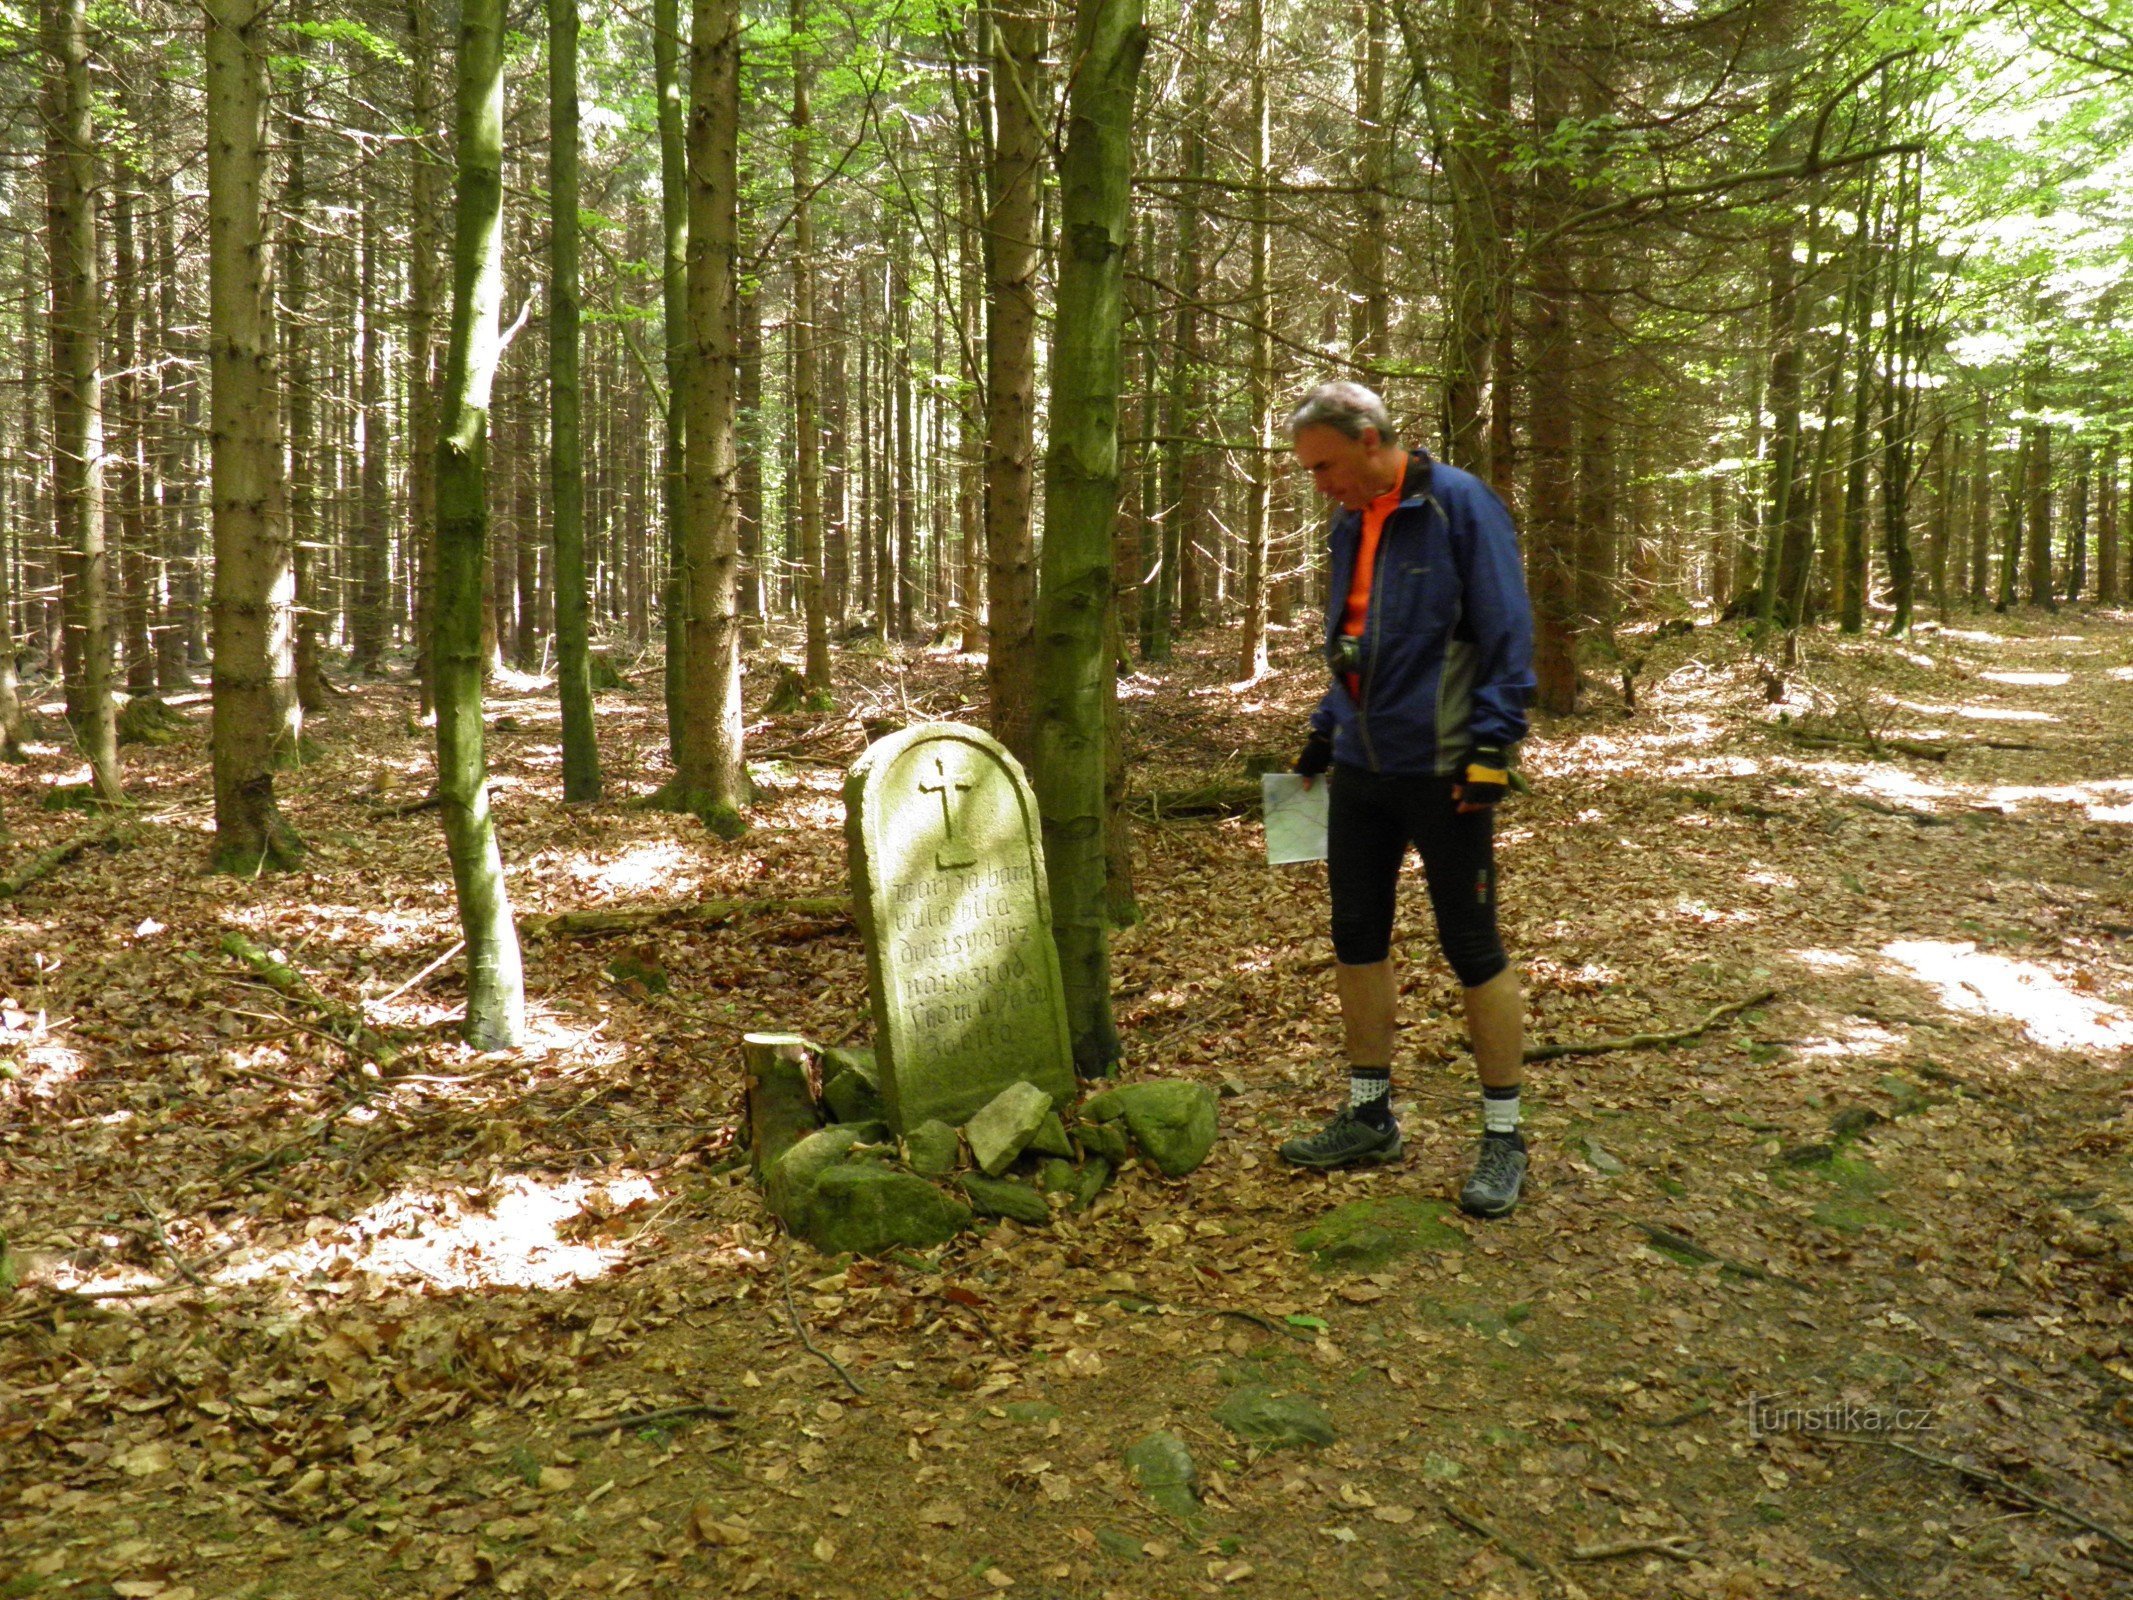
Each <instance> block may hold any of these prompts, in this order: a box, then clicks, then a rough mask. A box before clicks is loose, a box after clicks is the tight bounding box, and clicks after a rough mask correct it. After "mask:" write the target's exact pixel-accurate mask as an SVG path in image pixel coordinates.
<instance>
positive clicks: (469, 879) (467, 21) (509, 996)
mask: <svg viewBox="0 0 2133 1600" xmlns="http://www.w3.org/2000/svg"><path fill="white" fill-rule="evenodd" d="M503 10H504V6H503V0H462V3H461V9H460V23H459V52H458V86H459V87H458V167H459V174H458V178H459V181H458V198H457V204H456V205H455V207H454V227H453V241H452V337H451V346H450V350H449V352H448V354H447V356H446V358H445V377H444V397H443V405H442V415H441V417H440V418H439V438H438V443H437V573H436V593H435V599H434V613H435V615H434V621H433V632H434V637H433V638H432V641H431V645H430V651H431V659H432V662H433V664H434V669H435V672H436V677H437V792H438V794H439V796H440V798H441V799H442V800H443V802H444V805H443V812H444V837H445V844H446V847H447V849H448V850H449V852H450V855H451V860H452V884H453V887H454V888H455V889H456V890H457V891H458V896H459V923H460V929H461V931H462V933H463V934H464V936H465V938H466V945H467V955H466V963H467V1014H466V1022H465V1025H464V1030H463V1031H464V1035H465V1038H466V1040H467V1042H468V1043H469V1044H471V1045H473V1046H474V1047H475V1048H476V1049H480V1050H499V1049H507V1048H511V1047H513V1046H516V1045H517V1044H518V1043H519V1042H520V1041H521V1040H522V1039H523V1038H524V1037H525V1026H526V1014H525V1013H526V995H525V982H524V977H523V973H522V971H521V968H520V964H519V947H518V929H517V928H516V927H515V926H514V925H513V923H512V921H511V900H510V895H509V893H508V891H507V889H506V886H505V883H504V863H503V855H502V852H501V851H500V850H499V848H498V845H497V838H496V823H495V819H494V817H492V816H491V815H490V812H489V777H488V760H487V754H486V751H485V749H484V746H483V731H482V720H481V700H482V684H483V681H484V679H485V677H486V675H487V671H488V665H489V662H488V658H487V656H486V655H485V653H484V651H483V648H482V626H481V619H482V611H483V609H484V608H483V605H482V593H481V590H482V582H481V580H482V569H483V567H484V566H485V565H486V563H485V562H484V560H483V556H484V553H485V552H484V549H483V546H484V544H485V542H486V540H487V536H488V524H489V510H488V481H487V480H488V446H489V393H490V387H491V385H492V383H493V382H494V380H495V376H496V364H497V360H498V357H499V356H500V355H501V354H502V351H501V347H500V346H501V329H500V328H499V326H498V322H499V313H500V309H501V306H500V303H501V300H502V297H503V280H504V261H503V210H504V208H503V198H504V183H503V141H504V126H503V102H504V78H503V31H504V17H503Z"/></svg>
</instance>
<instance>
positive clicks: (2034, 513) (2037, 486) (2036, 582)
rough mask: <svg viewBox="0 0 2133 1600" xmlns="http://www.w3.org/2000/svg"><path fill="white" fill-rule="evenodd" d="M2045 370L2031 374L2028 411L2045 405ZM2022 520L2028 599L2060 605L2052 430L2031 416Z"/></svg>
mask: <svg viewBox="0 0 2133 1600" xmlns="http://www.w3.org/2000/svg"><path fill="white" fill-rule="evenodd" d="M2042 386H2043V380H2042V374H2041V373H2039V374H2034V375H2032V378H2031V387H2030V392H2029V413H2030V416H2031V418H2032V419H2035V418H2036V417H2037V413H2038V410H2039V408H2040V407H2041V406H2042V405H2043V403H2044V402H2043V398H2042V395H2041V394H2040V393H2039V391H2040V390H2041V388H2042ZM2022 478H2023V499H2024V508H2023V523H2024V532H2025V534H2026V537H2027V541H2028V546H2027V548H2028V556H2029V560H2028V568H2029V571H2028V576H2029V603H2030V604H2031V605H2033V606H2042V607H2043V608H2044V609H2045V610H2047V611H2056V610H2058V609H2059V602H2058V600H2057V599H2056V598H2055V597H2054V595H2053V593H2052V587H2053V586H2052V432H2051V424H2049V423H2047V422H2043V421H2040V420H2032V421H2029V422H2026V423H2024V424H2023V425H2022Z"/></svg>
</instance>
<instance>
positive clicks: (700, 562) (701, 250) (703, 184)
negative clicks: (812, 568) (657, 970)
mask: <svg viewBox="0 0 2133 1600" xmlns="http://www.w3.org/2000/svg"><path fill="white" fill-rule="evenodd" d="M740 61H741V12H740V4H739V0H694V9H693V12H692V28H691V33H690V41H689V64H690V72H689V79H690V95H689V321H688V340H689V349H688V355H689V359H688V362H687V364H686V367H685V370H684V375H683V384H682V398H683V403H684V405H685V407H686V421H685V424H684V431H685V433H686V435H687V449H688V459H687V478H688V495H687V501H686V507H685V509H686V512H687V517H686V520H685V522H684V526H683V536H682V605H683V646H684V650H685V653H686V660H685V665H686V668H687V671H686V675H685V677H684V680H683V683H684V688H683V693H682V734H683V738H682V742H681V749H680V751H679V752H678V761H677V766H678V768H679V770H678V772H677V774H676V776H675V780H674V787H673V791H672V795H671V797H670V801H669V804H670V807H671V809H673V810H677V811H688V812H691V813H693V814H695V815H696V816H698V817H700V818H702V819H703V822H704V825H705V826H706V827H708V828H710V829H711V830H712V832H714V833H716V834H717V835H718V836H719V837H721V838H725V839H733V838H738V837H739V836H740V835H741V834H742V833H743V832H745V831H746V824H745V823H744V822H743V821H742V820H741V813H740V808H741V806H742V805H743V804H744V803H745V802H746V800H747V775H746V769H745V768H744V766H743V765H742V753H741V615H740V569H741V539H740V496H739V493H738V483H737V476H738V467H739V462H738V460H737V458H736V453H735V440H734V410H735V403H736V397H737V387H738V380H739V372H740V350H739V334H740V329H739V327H738V320H739V319H738V316H737V312H738V309H739V307H738V287H739V286H738V284H737V282H736V273H735V257H736V254H737V249H736V247H737V245H738V242H739V241H738V229H739V218H738V213H737V210H736V206H737V201H738V189H739V181H740V173H739V161H738V147H739V138H740V102H741V89H740V81H741V80H740Z"/></svg>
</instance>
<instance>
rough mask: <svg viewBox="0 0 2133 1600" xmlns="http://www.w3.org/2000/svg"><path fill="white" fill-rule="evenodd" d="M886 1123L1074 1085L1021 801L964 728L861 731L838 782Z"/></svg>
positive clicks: (1024, 783)
mask: <svg viewBox="0 0 2133 1600" xmlns="http://www.w3.org/2000/svg"><path fill="white" fill-rule="evenodd" d="M844 804H845V846H846V850H847V853H848V855H849V857H850V862H851V875H852V895H853V901H854V903H855V904H856V906H857V907H858V912H859V927H860V931H861V933H862V934H863V935H864V936H865V941H866V952H867V990H868V999H869V1001H870V1002H871V1004H872V1007H873V1013H874V1049H875V1055H876V1059H877V1060H878V1062H879V1065H880V1070H881V1092H882V1099H883V1101H884V1103H885V1105H886V1107H887V1111H888V1118H889V1125H890V1126H891V1127H892V1128H894V1129H895V1130H896V1131H897V1132H898V1133H906V1132H908V1131H909V1130H911V1129H913V1128H916V1127H917V1126H918V1125H919V1124H921V1123H923V1122H925V1121H926V1120H927V1119H929V1118H937V1119H938V1120H940V1121H941V1122H944V1123H949V1124H961V1123H964V1122H967V1121H968V1120H969V1119H970V1116H971V1114H972V1113H973V1112H975V1111H977V1110H978V1109H980V1108H981V1107H983V1106H984V1105H986V1104H987V1103H988V1102H989V1101H991V1100H992V1098H993V1097H994V1096H995V1095H997V1094H998V1093H1000V1091H1001V1090H1002V1089H1005V1088H1006V1087H1007V1086H1008V1085H1010V1084H1013V1083H1030V1084H1034V1085H1036V1087H1038V1088H1039V1089H1042V1090H1044V1091H1045V1092H1046V1093H1047V1094H1049V1095H1050V1096H1051V1097H1052V1100H1053V1103H1054V1104H1055V1105H1065V1104H1067V1103H1069V1102H1070V1101H1071V1100H1072V1098H1073V1096H1074V1093H1075V1083H1074V1065H1073V1055H1072V1051H1071V1046H1070V1045H1069V1043H1068V1040H1067V1025H1066V1005H1065V1000H1064V998H1063V996H1062V993H1061V989H1060V982H1059V953H1058V951H1057V949H1056V948H1055V947H1054V946H1053V944H1052V919H1051V903H1050V894H1049V891H1048V890H1047V888H1046V886H1045V878H1044V852H1043V846H1042V844H1041V843H1040V841H1039V835H1038V817H1037V800H1036V796H1035V795H1033V794H1032V793H1031V792H1030V786H1029V782H1028V780H1027V779H1025V778H1024V777H1023V775H1022V768H1021V767H1020V766H1019V765H1018V764H1017V763H1016V761H1015V758H1014V757H1013V756H1011V755H1009V754H1008V753H1007V751H1006V750H1005V749H1003V748H1002V747H1001V746H1000V745H999V744H998V743H997V742H996V741H995V740H994V739H992V738H991V737H990V736H989V735H987V734H985V733H983V732H981V731H980V730H979V729H976V728H970V727H965V726H963V725H962V724H961V723H955V722H928V723H921V724H920V725H918V726H917V727H912V728H906V729H904V730H903V731H902V732H900V733H893V734H890V735H889V736H888V737H887V738H884V739H881V740H878V741H876V742H875V743H874V744H873V745H872V746H870V747H869V748H868V750H867V752H866V754H864V755H863V756H861V757H860V758H859V760H858V762H857V763H856V764H854V766H853V767H852V770H851V773H850V775H849V776H848V777H847V778H846V779H845V784H844Z"/></svg>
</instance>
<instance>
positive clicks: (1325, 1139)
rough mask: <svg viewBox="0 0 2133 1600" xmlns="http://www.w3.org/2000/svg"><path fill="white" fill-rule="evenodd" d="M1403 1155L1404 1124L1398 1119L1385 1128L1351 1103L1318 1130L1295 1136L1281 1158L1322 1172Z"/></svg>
mask: <svg viewBox="0 0 2133 1600" xmlns="http://www.w3.org/2000/svg"><path fill="white" fill-rule="evenodd" d="M1399 1157H1400V1125H1399V1124H1398V1123H1397V1122H1395V1123H1393V1124H1392V1126H1391V1127H1389V1128H1381V1127H1379V1126H1378V1125H1377V1124H1376V1123H1372V1122H1365V1121H1364V1120H1363V1119H1362V1118H1361V1117H1359V1116H1357V1115H1356V1114H1355V1111H1354V1109H1353V1108H1352V1107H1348V1106H1343V1107H1342V1108H1341V1109H1340V1110H1339V1111H1336V1112H1335V1113H1334V1114H1333V1116H1332V1117H1331V1119H1329V1120H1328V1121H1327V1123H1326V1125H1325V1126H1324V1127H1323V1128H1320V1129H1319V1130H1318V1132H1316V1133H1312V1134H1306V1135H1304V1136H1303V1137H1302V1138H1300V1139H1291V1140H1290V1141H1289V1142H1288V1143H1287V1144H1285V1145H1283V1146H1282V1147H1281V1159H1282V1160H1284V1161H1286V1162H1288V1163H1289V1165H1290V1166H1292V1167H1314V1168H1317V1169H1318V1170H1319V1171H1321V1172H1324V1171H1330V1170H1331V1169H1332V1168H1334V1167H1361V1166H1371V1165H1374V1164H1376V1163H1378V1162H1383V1161H1397V1160H1398V1159H1399Z"/></svg>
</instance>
